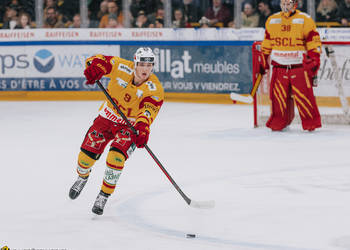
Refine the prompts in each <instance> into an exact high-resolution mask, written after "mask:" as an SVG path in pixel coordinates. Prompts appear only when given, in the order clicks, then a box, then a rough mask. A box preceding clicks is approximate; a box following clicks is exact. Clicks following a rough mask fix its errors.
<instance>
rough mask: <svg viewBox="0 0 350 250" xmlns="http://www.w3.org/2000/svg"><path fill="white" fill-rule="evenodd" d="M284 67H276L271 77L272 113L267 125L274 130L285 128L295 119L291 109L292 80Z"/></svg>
mask: <svg viewBox="0 0 350 250" xmlns="http://www.w3.org/2000/svg"><path fill="white" fill-rule="evenodd" d="M287 75H288V72H287V70H286V69H284V68H274V69H273V73H272V78H271V88H270V99H271V106H272V107H271V115H270V118H269V120H268V121H267V123H266V126H267V127H269V128H271V129H272V130H273V131H280V130H283V129H284V128H285V127H286V126H287V125H289V124H290V123H291V121H292V119H293V117H294V116H293V114H292V113H291V110H290V106H291V105H290V103H289V100H290V99H291V96H290V94H291V93H290V81H289V79H288V77H287Z"/></svg>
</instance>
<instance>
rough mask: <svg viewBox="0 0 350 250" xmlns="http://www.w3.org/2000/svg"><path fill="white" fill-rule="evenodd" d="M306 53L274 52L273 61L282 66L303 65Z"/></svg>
mask: <svg viewBox="0 0 350 250" xmlns="http://www.w3.org/2000/svg"><path fill="white" fill-rule="evenodd" d="M304 53H305V51H298V50H296V51H281V50H272V52H271V60H273V61H275V62H277V63H279V64H282V65H293V64H301V63H303V54H304Z"/></svg>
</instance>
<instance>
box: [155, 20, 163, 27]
mask: <svg viewBox="0 0 350 250" xmlns="http://www.w3.org/2000/svg"><path fill="white" fill-rule="evenodd" d="M154 26H155V28H164V20H163V18H156V21H155V23H154Z"/></svg>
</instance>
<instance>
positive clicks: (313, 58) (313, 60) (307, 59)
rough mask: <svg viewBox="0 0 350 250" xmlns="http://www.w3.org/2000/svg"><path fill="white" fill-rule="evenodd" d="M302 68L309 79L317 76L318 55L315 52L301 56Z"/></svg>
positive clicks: (318, 66)
mask: <svg viewBox="0 0 350 250" xmlns="http://www.w3.org/2000/svg"><path fill="white" fill-rule="evenodd" d="M303 57H304V58H303V67H304V69H305V70H306V72H307V73H308V75H309V76H310V77H311V78H314V77H315V76H316V75H317V71H318V69H319V68H320V54H318V53H316V52H308V53H307V55H305V54H304V55H303Z"/></svg>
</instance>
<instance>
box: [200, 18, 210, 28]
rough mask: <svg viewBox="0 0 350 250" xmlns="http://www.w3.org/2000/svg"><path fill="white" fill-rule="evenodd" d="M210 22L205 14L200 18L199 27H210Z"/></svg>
mask: <svg viewBox="0 0 350 250" xmlns="http://www.w3.org/2000/svg"><path fill="white" fill-rule="evenodd" d="M209 23H210V20H209V19H208V18H206V17H205V16H203V17H202V18H201V19H200V20H199V27H200V28H209Z"/></svg>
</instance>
